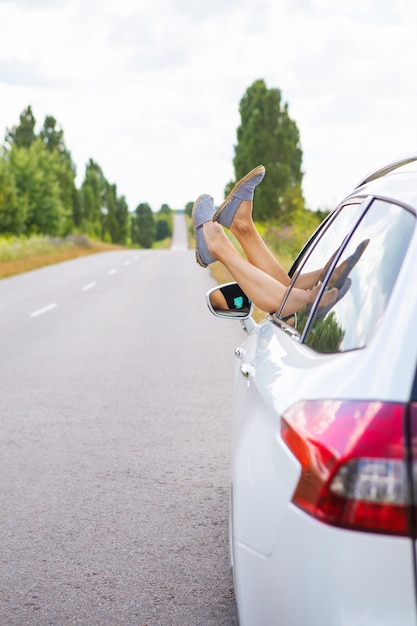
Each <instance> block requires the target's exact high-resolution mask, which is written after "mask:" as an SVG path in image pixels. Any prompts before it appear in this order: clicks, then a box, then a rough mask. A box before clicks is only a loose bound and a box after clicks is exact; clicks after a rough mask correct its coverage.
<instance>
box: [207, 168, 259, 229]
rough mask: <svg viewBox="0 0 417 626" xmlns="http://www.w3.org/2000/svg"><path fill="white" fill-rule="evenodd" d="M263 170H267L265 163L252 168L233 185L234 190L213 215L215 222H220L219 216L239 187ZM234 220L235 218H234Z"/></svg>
mask: <svg viewBox="0 0 417 626" xmlns="http://www.w3.org/2000/svg"><path fill="white" fill-rule="evenodd" d="M262 172H265V167H264V166H263V165H258V166H257V167H255V168H254V169H253V170H251V171H250V172H249V173H248V174H246V176H244V177H243V178H241V179H240V180H239V181H238V182H237V183H236V185H235V186H234V187H233V189H232V191H231V192H230V193H229V194H228V196H227V198H226V200H225V201H224V202H222V204H221V205H220V206H219V208H218V209H217V211H216V212H215V214H214V215H213V222H218V221H219V220H218V218H219V216H220V215H221V213H222V211H223V209H224V207H225V206H226V205H227V204H229V202H230V200H231V199H232V198H233V196H234V195H235V193H236V192H237V191H239V189H240V188H241V187H242V186H243V185H244V184H245V183H246V182H247V181H248V180H250V179H251V178H253V177H254V176H258V175H259V174H262ZM232 222H233V220H232Z"/></svg>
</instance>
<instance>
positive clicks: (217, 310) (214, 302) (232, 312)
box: [206, 283, 253, 320]
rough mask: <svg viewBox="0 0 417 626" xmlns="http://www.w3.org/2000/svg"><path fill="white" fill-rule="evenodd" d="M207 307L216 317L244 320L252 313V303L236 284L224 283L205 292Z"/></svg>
mask: <svg viewBox="0 0 417 626" xmlns="http://www.w3.org/2000/svg"><path fill="white" fill-rule="evenodd" d="M206 298H207V306H208V308H209V309H210V311H211V312H212V313H213V315H216V316H217V317H229V318H232V319H238V320H246V319H248V318H249V317H250V316H251V314H252V311H253V303H252V302H251V301H250V300H249V298H248V296H247V295H246V294H245V292H244V291H242V289H241V288H240V287H239V285H238V284H237V283H226V284H225V285H220V286H219V287H214V288H213V289H210V291H208V292H207V296H206Z"/></svg>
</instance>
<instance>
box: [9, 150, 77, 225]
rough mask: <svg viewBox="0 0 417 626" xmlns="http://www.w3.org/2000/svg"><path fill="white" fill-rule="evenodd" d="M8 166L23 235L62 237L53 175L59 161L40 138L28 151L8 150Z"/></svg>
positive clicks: (60, 209) (60, 207)
mask: <svg viewBox="0 0 417 626" xmlns="http://www.w3.org/2000/svg"><path fill="white" fill-rule="evenodd" d="M10 165H11V168H12V171H13V176H14V180H15V185H16V193H17V198H18V203H19V207H20V210H21V211H23V212H24V213H25V216H26V217H25V233H27V234H29V235H30V234H33V233H35V234H43V235H62V234H63V224H64V219H65V210H64V207H63V205H62V202H61V197H60V195H61V194H60V188H59V184H58V178H57V171H58V168H59V161H58V159H57V157H56V155H55V154H51V153H50V152H48V150H47V149H46V147H45V145H44V144H43V143H42V141H41V139H40V138H37V139H36V140H35V141H34V142H33V143H32V145H31V146H30V147H29V148H25V147H20V148H19V147H18V146H17V144H14V145H13V146H12V149H11V151H10Z"/></svg>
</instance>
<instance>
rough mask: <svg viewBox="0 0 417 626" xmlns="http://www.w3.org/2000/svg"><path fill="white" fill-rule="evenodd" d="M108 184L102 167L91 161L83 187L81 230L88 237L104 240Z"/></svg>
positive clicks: (87, 167) (88, 164) (86, 170)
mask: <svg viewBox="0 0 417 626" xmlns="http://www.w3.org/2000/svg"><path fill="white" fill-rule="evenodd" d="M107 188H108V182H107V180H106V178H105V176H104V174H103V170H102V169H101V167H100V166H99V165H98V163H96V162H95V161H93V159H90V160H89V162H88V163H87V166H86V168H85V177H84V180H83V183H82V185H81V220H80V221H81V223H80V226H81V229H82V231H83V232H85V233H86V234H87V235H90V236H93V237H102V238H104V232H103V230H104V229H103V224H102V222H103V221H104V220H105V215H106V213H107V212H108V208H107V199H108V198H107Z"/></svg>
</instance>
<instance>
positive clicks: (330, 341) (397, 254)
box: [302, 200, 415, 352]
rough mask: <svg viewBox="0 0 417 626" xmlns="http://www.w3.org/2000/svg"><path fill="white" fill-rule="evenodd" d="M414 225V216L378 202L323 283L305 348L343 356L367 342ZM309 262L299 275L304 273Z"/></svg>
mask: <svg viewBox="0 0 417 626" xmlns="http://www.w3.org/2000/svg"><path fill="white" fill-rule="evenodd" d="M414 225H415V216H414V215H413V214H412V213H411V212H409V211H407V210H406V209H404V208H403V207H400V206H398V205H395V204H391V203H389V202H385V201H382V200H375V201H374V202H373V203H372V205H371V206H370V208H369V209H368V211H367V212H366V214H365V215H364V217H363V219H362V220H361V221H360V223H359V225H358V227H357V228H356V230H355V231H354V233H353V235H352V237H351V239H350V240H349V242H348V243H347V245H346V246H345V248H344V249H343V252H342V254H341V256H340V258H338V259H335V260H336V267H335V268H334V270H333V271H332V272H331V273H330V275H329V276H327V278H326V283H325V285H324V287H325V290H324V291H323V293H322V295H321V298H320V300H319V301H318V302H317V303H315V305H314V306H315V310H314V311H313V313H314V315H313V318H312V320H309V322H308V324H309V325H308V327H306V331H305V332H304V334H303V337H302V340H303V341H305V343H307V344H308V345H309V346H310V347H312V348H314V349H315V350H317V351H318V352H342V351H346V350H353V349H357V348H362V347H364V346H365V345H366V344H367V343H368V342H369V341H370V340H371V339H372V337H373V335H374V334H375V332H376V331H377V329H378V326H379V325H380V323H381V320H382V317H383V314H384V311H385V309H386V306H387V303H388V300H389V297H390V295H391V292H392V289H393V286H394V284H395V280H396V277H397V275H398V273H399V270H400V267H401V264H402V261H403V259H404V256H405V253H406V250H407V247H408V244H409V242H410V239H411V236H412V233H413V229H414ZM320 245H321V242H320V243H319V245H318V247H320ZM312 256H313V255H312ZM311 261H312V259H309V261H308V262H307V263H306V266H307V267H306V268H305V269H304V270H303V271H308V265H309V263H310V262H311ZM332 287H336V288H337V289H338V292H335V294H336V295H337V297H332V293H333V292H330V291H329V289H331V288H332ZM307 313H309V312H308V311H307ZM304 317H305V314H304Z"/></svg>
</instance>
